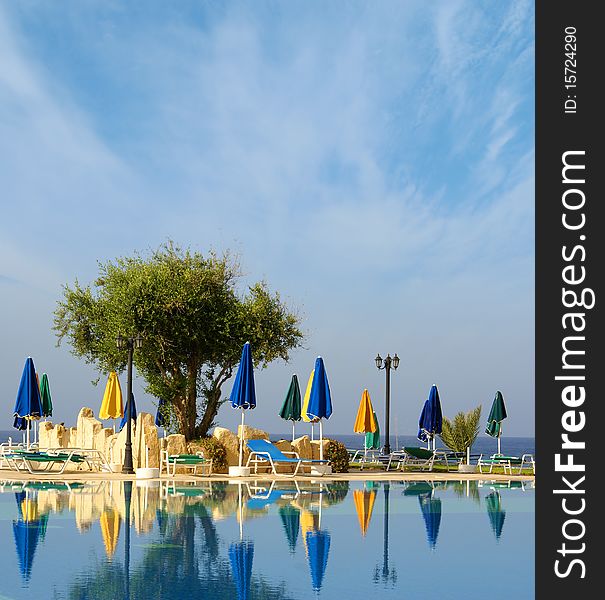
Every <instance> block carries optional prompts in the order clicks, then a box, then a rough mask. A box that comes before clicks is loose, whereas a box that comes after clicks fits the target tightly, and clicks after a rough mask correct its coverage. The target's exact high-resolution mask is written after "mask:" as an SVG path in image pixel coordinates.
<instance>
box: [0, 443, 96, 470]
mask: <svg viewBox="0 0 605 600" xmlns="http://www.w3.org/2000/svg"><path fill="white" fill-rule="evenodd" d="M4 459H5V460H6V461H7V463H8V465H9V467H10V468H12V469H14V470H16V471H24V470H27V471H29V473H31V474H32V475H35V474H36V473H40V472H50V471H52V468H53V467H54V466H55V465H59V466H60V469H59V471H58V472H57V474H58V475H60V474H61V473H63V471H65V469H66V468H67V466H68V465H69V464H70V463H75V464H81V463H86V462H88V461H87V458H86V457H85V456H82V455H80V454H79V453H77V452H76V451H75V450H67V449H66V450H57V451H45V452H40V451H32V450H16V451H13V452H11V453H6V454H4ZM89 467H90V465H89Z"/></svg>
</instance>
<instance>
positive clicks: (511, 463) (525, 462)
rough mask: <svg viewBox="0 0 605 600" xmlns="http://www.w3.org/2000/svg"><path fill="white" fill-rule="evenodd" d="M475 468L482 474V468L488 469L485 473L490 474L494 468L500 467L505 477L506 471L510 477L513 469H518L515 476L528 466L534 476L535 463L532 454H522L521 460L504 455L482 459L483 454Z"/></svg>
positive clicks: (493, 455) (494, 455)
mask: <svg viewBox="0 0 605 600" xmlns="http://www.w3.org/2000/svg"><path fill="white" fill-rule="evenodd" d="M477 466H478V467H479V473H483V468H487V467H489V471H487V472H488V473H491V472H492V470H493V468H494V467H502V468H503V469H504V474H505V475H506V472H507V471H508V474H509V475H512V474H513V468H518V469H519V470H518V472H517V475H520V474H521V472H522V471H523V469H524V468H525V466H528V467H531V468H532V470H533V473H534V475H535V474H536V461H535V460H534V457H533V455H532V454H524V455H523V456H522V457H521V458H519V457H518V456H506V455H505V454H492V455H491V456H490V457H489V458H483V454H481V455H480V456H479V460H478V461H477Z"/></svg>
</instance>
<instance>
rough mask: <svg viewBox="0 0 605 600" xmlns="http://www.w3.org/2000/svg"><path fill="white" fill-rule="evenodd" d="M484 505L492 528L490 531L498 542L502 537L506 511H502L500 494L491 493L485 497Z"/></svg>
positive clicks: (496, 492)
mask: <svg viewBox="0 0 605 600" xmlns="http://www.w3.org/2000/svg"><path fill="white" fill-rule="evenodd" d="M485 504H486V505H487V516H488V517H489V522H490V525H491V527H492V531H493V532H494V535H495V536H496V539H497V540H499V539H500V536H501V535H502V528H503V527H504V518H505V517H506V511H505V510H502V499H501V498H500V492H498V491H493V492H492V493H491V494H489V495H488V496H486V497H485Z"/></svg>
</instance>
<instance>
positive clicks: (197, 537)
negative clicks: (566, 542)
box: [0, 480, 534, 600]
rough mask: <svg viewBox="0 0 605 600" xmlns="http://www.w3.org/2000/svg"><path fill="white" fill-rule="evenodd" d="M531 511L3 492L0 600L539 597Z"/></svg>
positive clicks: (236, 496)
mask: <svg viewBox="0 0 605 600" xmlns="http://www.w3.org/2000/svg"><path fill="white" fill-rule="evenodd" d="M141 483H143V485H141ZM533 512H534V493H533V487H532V485H531V484H528V483H527V482H492V481H482V482H477V481H448V482H423V481H414V482H404V481H401V482H397V481H391V482H384V481H382V482H372V481H366V482H348V481H334V482H330V481H325V482H324V481H305V482H303V483H297V482H294V481H292V480H286V481H284V480H280V481H277V482H265V481H261V480H259V481H256V482H253V483H231V484H230V483H227V482H210V481H204V482H203V483H199V484H187V483H183V482H161V483H160V482H120V481H104V482H99V481H97V482H91V483H75V484H67V483H62V482H11V481H5V482H0V531H1V533H0V535H2V536H3V537H2V539H3V542H4V543H3V544H2V546H1V548H2V549H1V550H0V560H1V561H2V565H3V578H2V581H1V582H0V598H53V599H57V600H58V599H76V598H77V599H83V598H91V599H99V600H102V599H112V600H113V599H115V598H126V599H132V600H138V599H143V598H167V599H172V598H175V599H176V598H186V599H188V600H189V599H191V600H194V599H198V598H216V599H237V600H244V599H249V600H255V599H261V598H266V599H275V600H277V599H288V598H293V599H294V598H316V597H319V596H323V597H326V598H344V597H346V598H366V597H367V596H368V594H377V595H378V597H380V598H398V599H399V598H422V599H423V600H426V599H430V598H439V599H440V600H442V599H448V598H452V599H453V598H482V597H484V590H485V589H488V588H489V589H490V598H510V597H513V596H514V597H517V598H532V597H533V577H534V572H533V547H534V539H533V531H534V525H533ZM11 530H12V531H11ZM11 542H14V543H11ZM495 565H497V568H496V567H495ZM494 578H495V579H494ZM494 581H497V583H498V585H497V586H494V585H493V583H494Z"/></svg>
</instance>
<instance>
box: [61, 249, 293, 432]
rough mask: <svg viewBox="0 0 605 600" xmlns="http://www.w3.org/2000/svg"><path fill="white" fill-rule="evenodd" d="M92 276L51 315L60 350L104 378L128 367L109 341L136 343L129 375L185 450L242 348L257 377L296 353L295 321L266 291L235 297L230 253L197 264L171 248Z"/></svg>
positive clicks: (211, 411) (252, 289) (208, 423)
mask: <svg viewBox="0 0 605 600" xmlns="http://www.w3.org/2000/svg"><path fill="white" fill-rule="evenodd" d="M98 269H99V273H98V277H97V279H96V280H95V281H94V282H93V283H92V284H90V285H81V284H80V283H79V282H78V281H76V282H75V283H74V284H73V285H71V286H70V285H66V286H64V288H63V297H62V299H61V300H60V301H59V302H58V304H57V308H56V310H55V313H54V330H55V333H56V335H57V338H58V344H60V343H61V342H62V341H63V340H67V341H68V342H69V344H70V345H71V349H72V353H73V354H74V355H75V356H78V357H81V358H83V359H84V360H85V361H86V362H87V363H90V364H93V365H95V367H96V368H97V370H98V371H99V373H100V374H106V373H108V372H109V371H111V370H116V371H122V370H124V368H125V366H126V359H127V356H126V353H125V352H124V351H123V350H119V349H118V348H117V346H116V338H117V336H118V335H122V336H133V335H136V334H141V335H142V336H143V345H142V348H141V349H137V350H136V352H135V353H134V364H135V367H136V369H137V371H138V373H139V374H140V375H141V376H142V377H143V378H144V379H145V381H146V383H147V385H146V391H147V392H148V393H150V394H152V395H153V396H155V397H156V398H158V399H163V400H164V401H165V406H166V409H165V410H166V411H167V412H168V413H169V414H168V415H166V416H168V417H170V418H172V419H173V421H174V422H175V423H176V429H178V430H179V431H180V432H181V433H183V434H184V435H185V437H186V439H187V440H191V439H193V438H195V437H200V436H204V435H206V434H207V432H208V430H209V429H210V427H212V426H213V425H214V421H215V418H216V416H217V413H218V410H219V408H220V406H221V404H222V402H224V400H223V399H222V386H223V384H224V383H225V382H226V381H227V380H228V379H229V378H230V377H231V375H232V370H233V367H234V366H235V365H236V364H237V362H238V361H239V358H240V353H241V349H242V345H243V344H244V343H245V342H246V341H249V342H250V344H251V346H252V349H253V357H254V360H255V363H256V364H255V366H257V367H261V368H262V367H265V366H266V365H267V364H269V363H270V362H272V361H273V360H275V359H283V360H286V361H287V360H288V359H289V353H290V351H291V350H292V349H294V348H296V347H298V346H300V344H301V343H302V338H303V335H302V333H301V330H300V317H299V316H298V314H297V313H296V312H294V311H292V310H291V309H289V308H288V307H287V306H286V304H285V303H284V302H283V301H282V300H281V299H280V296H279V294H278V293H272V292H271V291H270V290H269V289H268V286H267V284H266V283H265V282H258V283H255V284H253V285H251V286H249V287H248V288H247V290H246V292H245V293H240V292H238V283H239V282H240V280H241V277H242V274H241V270H240V267H239V263H238V261H237V260H236V259H235V258H234V257H233V256H232V255H231V254H229V253H225V254H223V255H220V256H219V255H217V254H215V253H210V254H208V255H207V256H203V255H202V254H201V253H199V252H191V251H190V250H186V251H184V250H182V249H180V248H179V247H177V246H175V245H174V244H173V243H172V242H169V243H167V244H164V245H162V246H161V247H160V248H159V249H157V250H156V251H153V252H152V253H150V255H148V256H144V255H141V254H135V255H134V256H131V257H124V258H118V259H116V260H114V261H108V262H106V263H100V264H99V267H98Z"/></svg>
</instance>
